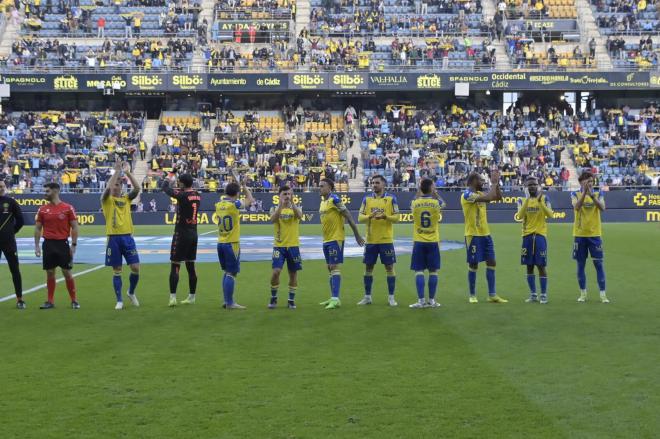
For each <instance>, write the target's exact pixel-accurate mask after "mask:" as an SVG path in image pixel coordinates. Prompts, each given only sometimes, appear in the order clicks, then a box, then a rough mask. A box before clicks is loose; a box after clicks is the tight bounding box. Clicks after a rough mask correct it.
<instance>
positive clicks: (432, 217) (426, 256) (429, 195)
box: [410, 178, 445, 308]
mask: <svg viewBox="0 0 660 439" xmlns="http://www.w3.org/2000/svg"><path fill="white" fill-rule="evenodd" d="M444 207H445V202H444V200H443V199H442V198H440V196H439V195H438V193H437V192H436V188H435V184H434V182H433V180H431V179H429V178H424V179H422V181H421V182H420V184H419V192H418V193H417V197H416V198H415V199H414V200H413V202H412V204H411V206H410V210H411V211H412V214H413V251H412V257H411V259H410V269H411V270H414V271H415V286H416V287H417V302H416V303H413V304H412V305H410V308H426V307H427V306H428V307H430V308H437V307H439V306H440V304H439V303H438V302H436V301H435V293H436V290H437V288H438V270H439V269H440V233H439V230H438V229H439V226H438V223H439V222H440V212H441V211H442V209H444ZM424 270H428V271H429V300H428V302H427V301H426V300H425V297H424V296H425V294H424V289H425V281H426V279H425V277H424Z"/></svg>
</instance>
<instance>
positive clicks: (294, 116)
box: [144, 106, 349, 191]
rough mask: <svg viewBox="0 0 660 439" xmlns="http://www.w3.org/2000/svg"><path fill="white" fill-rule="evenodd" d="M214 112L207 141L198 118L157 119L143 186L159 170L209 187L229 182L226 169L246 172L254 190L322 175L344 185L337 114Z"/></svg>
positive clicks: (154, 180)
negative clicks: (202, 137)
mask: <svg viewBox="0 0 660 439" xmlns="http://www.w3.org/2000/svg"><path fill="white" fill-rule="evenodd" d="M274 114H275V113H272V114H269V115H265V114H264V115H262V114H261V113H260V112H258V111H246V112H243V113H242V114H234V113H233V112H231V111H221V112H218V113H217V119H216V121H217V124H216V126H215V128H214V132H213V140H212V142H211V143H209V144H203V143H201V142H199V141H198V138H197V134H198V133H199V131H200V123H201V125H203V122H201V121H200V119H199V118H197V117H193V116H188V117H186V116H178V117H171V118H169V119H168V120H167V121H165V122H163V123H161V126H160V132H161V134H160V135H159V141H158V143H157V145H155V146H154V147H153V148H152V150H151V172H150V174H149V175H148V176H147V178H146V181H145V183H144V186H145V187H147V188H153V189H155V188H156V187H157V184H158V181H159V178H160V176H161V175H162V173H163V172H167V171H170V170H172V169H173V168H177V169H179V170H186V171H187V172H190V173H191V174H192V175H193V177H194V178H195V182H196V183H195V184H196V187H198V188H200V189H203V190H209V191H215V190H218V189H220V188H222V187H223V186H224V184H225V183H227V182H229V181H231V179H232V177H231V173H230V168H235V169H237V170H238V171H239V172H240V173H241V174H243V175H246V176H247V177H248V182H249V183H248V184H249V186H250V187H252V188H253V189H255V190H263V191H268V190H272V189H273V188H277V187H279V185H281V184H284V183H286V184H288V185H290V186H291V187H292V188H294V189H295V190H304V189H307V188H309V187H317V186H318V184H319V182H320V179H321V178H322V177H323V176H330V177H332V178H333V179H334V180H335V181H336V182H337V183H338V184H339V185H340V186H339V187H341V188H343V189H344V190H346V189H347V183H348V177H349V175H348V168H347V164H346V142H345V139H346V137H345V133H344V130H343V124H342V123H341V121H342V120H343V117H342V116H341V115H335V114H331V113H330V112H321V111H313V110H310V109H304V110H303V109H302V107H301V106H297V107H295V108H294V107H285V108H283V110H282V111H281V113H279V114H277V115H274Z"/></svg>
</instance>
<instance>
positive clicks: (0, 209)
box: [0, 180, 25, 309]
mask: <svg viewBox="0 0 660 439" xmlns="http://www.w3.org/2000/svg"><path fill="white" fill-rule="evenodd" d="M21 227H23V214H22V213H21V208H20V206H19V205H18V203H17V202H16V200H14V199H13V198H11V197H8V196H7V184H6V183H5V181H4V180H0V257H2V255H3V254H4V255H5V259H7V265H9V271H10V272H11V280H12V281H13V282H14V293H15V294H16V308H18V309H25V302H24V301H23V281H22V279H21V271H20V270H19V267H18V249H17V247H16V233H18V231H19V230H21Z"/></svg>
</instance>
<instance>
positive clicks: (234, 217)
mask: <svg viewBox="0 0 660 439" xmlns="http://www.w3.org/2000/svg"><path fill="white" fill-rule="evenodd" d="M243 208H244V205H243V202H242V201H241V200H233V199H231V198H229V197H226V196H223V197H221V198H220V202H218V203H216V205H215V215H216V217H217V218H218V242H220V243H234V242H239V241H240V239H241V217H240V214H241V213H240V210H241V209H243Z"/></svg>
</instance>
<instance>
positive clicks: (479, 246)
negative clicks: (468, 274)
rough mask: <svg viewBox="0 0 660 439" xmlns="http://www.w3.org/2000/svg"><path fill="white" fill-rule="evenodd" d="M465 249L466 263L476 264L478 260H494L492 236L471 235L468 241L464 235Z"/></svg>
mask: <svg viewBox="0 0 660 439" xmlns="http://www.w3.org/2000/svg"><path fill="white" fill-rule="evenodd" d="M465 249H466V250H467V263H468V264H478V263H479V262H485V261H494V260H495V244H493V238H491V237H490V235H488V236H473V237H471V238H470V242H468V237H467V236H466V237H465Z"/></svg>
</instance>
